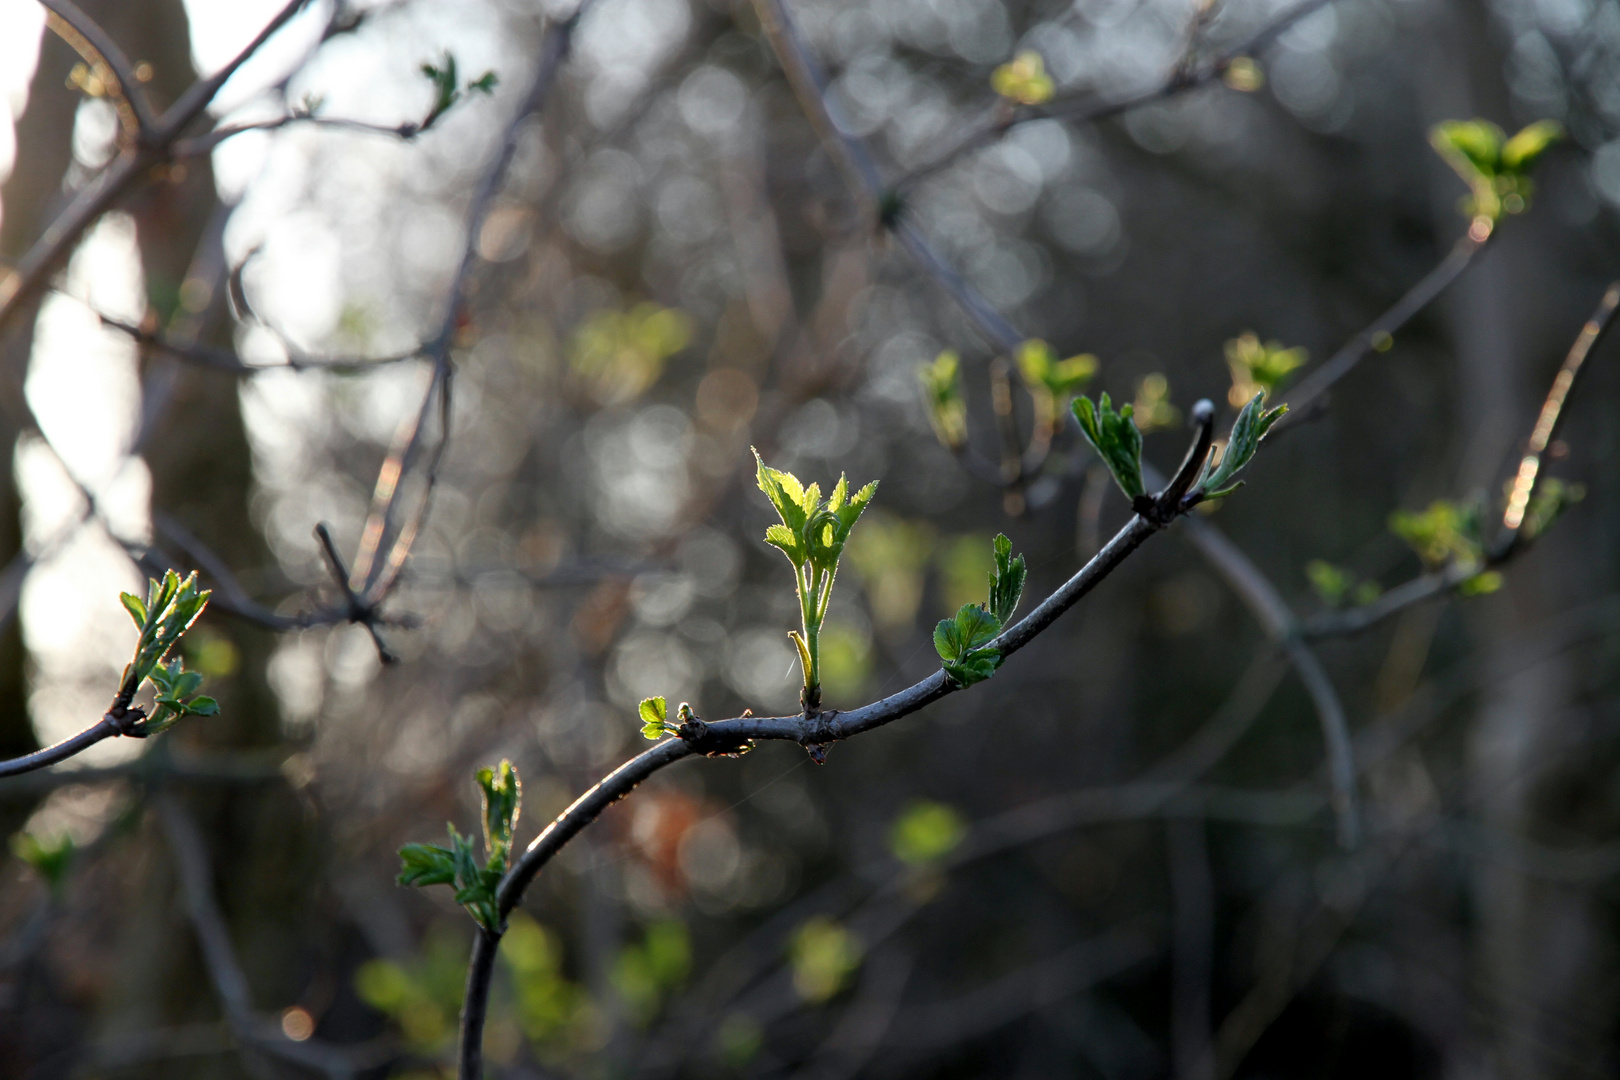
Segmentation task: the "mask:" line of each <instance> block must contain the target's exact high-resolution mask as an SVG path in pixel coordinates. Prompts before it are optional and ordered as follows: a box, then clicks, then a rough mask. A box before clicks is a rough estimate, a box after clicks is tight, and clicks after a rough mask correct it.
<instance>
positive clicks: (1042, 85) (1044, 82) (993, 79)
mask: <svg viewBox="0 0 1620 1080" xmlns="http://www.w3.org/2000/svg"><path fill="white" fill-rule="evenodd" d="M990 89H992V90H994V91H995V92H996V93H997V94H999V95H1001V96H1002V97H1003V98H1005V99H1006V100H1008V101H1010V102H1012V103H1013V104H1015V105H1042V104H1045V103H1046V102H1048V101H1051V100H1052V94H1053V92H1054V90H1055V89H1056V87H1055V86H1054V85H1053V83H1052V76H1050V75H1048V74H1047V73H1046V62H1045V61H1043V60H1042V59H1041V54H1040V53H1038V52H1035V51H1034V50H1033V49H1025V50H1024V51H1023V52H1021V53H1019V54H1018V55H1017V56H1015V57H1013V58H1012V59H1011V60H1010V61H1008V62H1007V63H1005V64H1002V65H1001V66H1000V67H998V68H996V70H994V71H992V72H991V73H990Z"/></svg>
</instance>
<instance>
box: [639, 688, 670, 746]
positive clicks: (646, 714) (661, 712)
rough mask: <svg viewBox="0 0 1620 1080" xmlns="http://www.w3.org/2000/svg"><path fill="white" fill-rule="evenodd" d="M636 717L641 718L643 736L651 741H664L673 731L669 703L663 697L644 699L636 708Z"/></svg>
mask: <svg viewBox="0 0 1620 1080" xmlns="http://www.w3.org/2000/svg"><path fill="white" fill-rule="evenodd" d="M636 715H637V716H639V717H641V733H642V735H644V736H646V737H647V738H649V739H662V738H663V737H664V734H665V733H666V732H668V731H670V730H671V729H670V726H669V703H668V702H666V701H665V700H664V699H663V698H661V697H650V698H643V699H642V701H641V704H640V705H638V706H636Z"/></svg>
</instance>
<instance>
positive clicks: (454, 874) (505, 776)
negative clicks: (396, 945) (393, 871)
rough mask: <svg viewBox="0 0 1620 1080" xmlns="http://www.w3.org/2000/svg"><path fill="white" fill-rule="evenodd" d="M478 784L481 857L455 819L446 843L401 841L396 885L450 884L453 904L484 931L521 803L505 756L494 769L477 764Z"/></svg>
mask: <svg viewBox="0 0 1620 1080" xmlns="http://www.w3.org/2000/svg"><path fill="white" fill-rule="evenodd" d="M476 775H477V780H478V787H479V790H480V791H481V792H482V794H483V802H484V813H483V834H484V861H483V865H479V862H478V858H477V856H476V855H475V854H474V852H473V838H472V837H470V836H462V835H461V834H460V833H459V832H457V831H456V827H455V825H454V824H449V825H447V826H446V828H447V829H448V830H449V833H450V843H449V846H447V847H441V846H440V845H438V844H406V845H405V846H404V847H402V848H400V849H399V858H400V872H399V877H398V878H397V879H396V880H397V881H398V882H399V884H401V885H417V886H421V885H453V886H455V890H456V893H455V896H456V903H458V904H460V905H461V906H462V907H464V908H466V909H467V912H468V914H470V915H471V916H472V917H473V918H474V919H476V920H477V921H478V923H479V925H481V926H483V927H484V928H485V929H487V930H495V929H497V928H498V927H499V926H500V921H501V915H500V905H499V903H498V901H497V900H496V896H495V890H496V889H497V888H498V887H499V886H500V883H501V878H502V876H504V875H505V873H506V870H507V867H508V865H509V863H510V859H511V855H512V830H513V827H514V826H515V825H516V824H517V819H518V813H519V810H520V809H521V805H522V799H523V794H522V785H521V783H520V782H519V780H518V774H517V770H516V769H514V768H513V767H512V763H511V762H510V761H504V760H503V761H502V762H501V763H500V765H498V766H497V767H496V768H494V769H490V768H483V769H479V770H478V773H477V774H476Z"/></svg>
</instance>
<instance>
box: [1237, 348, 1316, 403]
mask: <svg viewBox="0 0 1620 1080" xmlns="http://www.w3.org/2000/svg"><path fill="white" fill-rule="evenodd" d="M1309 357H1310V354H1309V353H1308V352H1306V351H1305V350H1304V349H1302V348H1299V347H1295V348H1291V349H1290V348H1286V347H1284V346H1283V344H1282V342H1280V341H1266V342H1262V341H1261V340H1260V338H1259V336H1258V335H1256V334H1253V333H1243V334H1239V335H1238V336H1237V337H1235V338H1233V339H1232V340H1230V341H1228V342H1227V343H1226V366H1227V368H1228V369H1229V370H1230V371H1231V373H1232V389H1231V390H1230V391H1229V392H1228V394H1227V400H1229V401H1230V402H1231V403H1232V404H1233V405H1234V406H1236V407H1239V408H1241V407H1242V406H1243V404H1244V403H1245V402H1247V401H1248V400H1249V399H1250V398H1252V397H1254V395H1255V394H1256V393H1258V392H1259V391H1261V390H1264V391H1265V392H1266V396H1268V397H1269V396H1271V395H1272V394H1275V393H1276V392H1277V387H1278V386H1280V385H1282V382H1283V380H1284V379H1286V378H1287V377H1288V376H1289V375H1290V374H1292V373H1293V372H1294V370H1295V369H1297V368H1299V367H1301V366H1303V365H1304V363H1305V361H1306V360H1307V359H1309Z"/></svg>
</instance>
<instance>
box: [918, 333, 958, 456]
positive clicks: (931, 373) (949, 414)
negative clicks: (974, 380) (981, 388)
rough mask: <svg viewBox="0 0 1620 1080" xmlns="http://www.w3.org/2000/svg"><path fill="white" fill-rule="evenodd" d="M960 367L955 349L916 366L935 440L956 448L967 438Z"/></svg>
mask: <svg viewBox="0 0 1620 1080" xmlns="http://www.w3.org/2000/svg"><path fill="white" fill-rule="evenodd" d="M960 367H961V360H960V359H959V358H958V357H957V355H956V353H954V352H952V351H951V350H949V349H946V350H945V351H944V352H942V353H940V354H939V356H938V357H936V358H935V359H934V362H933V363H932V364H923V365H922V366H921V367H919V368H918V369H917V378H918V380H919V381H920V382H921V383H922V387H923V398H924V401H925V403H926V404H927V406H928V421H929V423H931V424H932V425H933V426H934V434H935V435H937V436H939V441H940V442H942V443H944V444H945V446H946V447H947V448H949V449H951V450H958V449H960V448H961V447H962V444H963V443H965V442H966V441H967V402H965V401H964V400H963V399H962V384H961V378H960Z"/></svg>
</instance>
